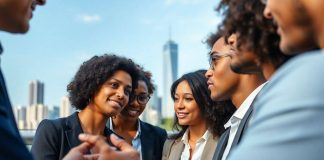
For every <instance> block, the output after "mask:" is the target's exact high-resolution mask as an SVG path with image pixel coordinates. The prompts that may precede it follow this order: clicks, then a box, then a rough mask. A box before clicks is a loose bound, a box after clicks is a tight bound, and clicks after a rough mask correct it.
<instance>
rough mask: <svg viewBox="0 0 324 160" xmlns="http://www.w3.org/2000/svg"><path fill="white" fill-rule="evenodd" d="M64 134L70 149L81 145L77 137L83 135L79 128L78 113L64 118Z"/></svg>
mask: <svg viewBox="0 0 324 160" xmlns="http://www.w3.org/2000/svg"><path fill="white" fill-rule="evenodd" d="M64 133H65V137H66V139H67V142H68V145H69V147H70V149H72V148H73V147H75V146H78V145H79V144H81V142H80V140H79V138H78V136H79V134H80V133H83V130H82V128H81V124H80V120H79V117H78V112H75V113H73V114H72V115H70V116H69V117H67V118H66V121H65V126H64Z"/></svg>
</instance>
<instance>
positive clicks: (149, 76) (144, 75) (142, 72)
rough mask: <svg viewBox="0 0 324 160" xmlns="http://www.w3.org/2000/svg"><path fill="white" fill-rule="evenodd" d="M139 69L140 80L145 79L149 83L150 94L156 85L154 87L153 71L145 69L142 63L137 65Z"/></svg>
mask: <svg viewBox="0 0 324 160" xmlns="http://www.w3.org/2000/svg"><path fill="white" fill-rule="evenodd" d="M137 69H138V70H139V72H140V74H139V77H138V80H142V81H144V82H145V84H146V85H147V88H148V93H149V94H150V95H151V94H153V92H154V90H155V87H154V84H153V80H152V73H151V72H149V71H146V70H144V68H143V67H142V66H140V65H137Z"/></svg>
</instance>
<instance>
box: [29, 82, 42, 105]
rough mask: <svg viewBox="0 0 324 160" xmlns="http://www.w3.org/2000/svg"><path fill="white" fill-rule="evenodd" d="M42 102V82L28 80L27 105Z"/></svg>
mask: <svg viewBox="0 0 324 160" xmlns="http://www.w3.org/2000/svg"><path fill="white" fill-rule="evenodd" d="M37 104H44V83H42V82H40V81H38V80H34V81H31V82H29V106H32V105H37Z"/></svg>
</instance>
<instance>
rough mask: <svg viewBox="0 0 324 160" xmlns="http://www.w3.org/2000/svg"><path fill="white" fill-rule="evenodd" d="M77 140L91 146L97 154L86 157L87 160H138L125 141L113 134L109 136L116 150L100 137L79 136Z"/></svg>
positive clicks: (135, 153) (132, 149)
mask: <svg viewBox="0 0 324 160" xmlns="http://www.w3.org/2000/svg"><path fill="white" fill-rule="evenodd" d="M79 139H80V140H81V141H83V142H86V143H88V144H90V145H91V146H93V149H94V151H95V152H97V154H92V155H87V156H86V157H85V158H87V159H98V160H110V159H111V160H139V157H140V155H139V153H138V152H137V151H136V150H135V149H134V148H133V147H132V146H131V145H129V144H128V143H127V142H126V141H124V140H122V139H119V138H118V137H117V136H115V135H114V134H111V135H110V140H111V143H112V144H113V145H114V146H115V147H116V148H118V149H119V150H116V148H115V147H112V146H109V145H108V144H107V142H106V140H105V138H104V137H102V136H94V135H89V134H80V135H79Z"/></svg>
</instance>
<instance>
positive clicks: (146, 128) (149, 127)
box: [140, 120, 167, 137]
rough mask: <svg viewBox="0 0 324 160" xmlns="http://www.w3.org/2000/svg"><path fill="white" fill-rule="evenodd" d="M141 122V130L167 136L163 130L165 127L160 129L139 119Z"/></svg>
mask: <svg viewBox="0 0 324 160" xmlns="http://www.w3.org/2000/svg"><path fill="white" fill-rule="evenodd" d="M140 123H141V130H143V131H144V132H150V133H153V134H159V135H161V136H165V137H166V136H167V132H166V131H165V129H162V128H160V127H158V126H153V125H151V124H149V123H146V122H143V121H141V120H140Z"/></svg>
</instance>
